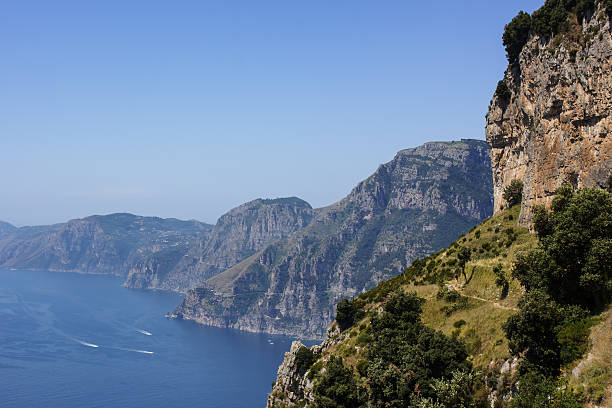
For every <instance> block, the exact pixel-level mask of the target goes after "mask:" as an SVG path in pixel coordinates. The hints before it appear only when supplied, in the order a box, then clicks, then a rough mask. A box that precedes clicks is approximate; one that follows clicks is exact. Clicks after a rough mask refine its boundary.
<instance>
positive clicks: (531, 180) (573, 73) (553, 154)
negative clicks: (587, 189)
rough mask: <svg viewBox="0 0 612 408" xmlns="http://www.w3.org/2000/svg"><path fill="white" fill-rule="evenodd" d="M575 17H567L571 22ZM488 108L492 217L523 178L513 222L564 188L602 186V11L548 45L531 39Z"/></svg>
mask: <svg viewBox="0 0 612 408" xmlns="http://www.w3.org/2000/svg"><path fill="white" fill-rule="evenodd" d="M574 18H575V17H574ZM504 82H505V84H506V86H507V88H508V90H509V91H510V94H509V95H504V93H503V92H502V93H501V95H500V94H496V95H495V96H494V97H493V100H492V101H491V104H490V106H489V112H488V114H487V124H486V137H487V141H488V142H489V144H490V146H491V162H492V166H493V181H494V197H495V211H496V212H497V211H499V210H500V209H501V208H502V207H503V206H504V201H503V199H502V194H503V190H504V188H505V187H506V186H508V184H509V183H510V182H511V181H512V180H513V179H521V180H524V190H523V202H522V211H521V217H520V221H521V223H522V224H528V223H529V221H530V219H531V209H532V207H533V206H534V205H536V204H540V203H541V204H549V203H550V201H551V200H552V198H553V196H554V192H555V190H556V189H557V188H558V187H560V186H561V185H562V184H563V183H565V182H570V183H572V184H573V185H575V186H576V187H578V188H581V187H584V186H595V185H599V186H605V185H606V182H607V178H608V177H609V176H610V174H612V136H611V135H610V132H611V131H612V117H611V116H610V113H611V109H612V37H611V33H610V20H609V18H608V16H607V15H606V13H605V11H604V10H603V8H601V7H600V8H599V9H598V10H597V11H596V12H595V14H594V15H587V16H585V18H584V20H583V21H581V22H580V23H578V22H577V21H575V22H574V24H572V26H571V28H570V30H569V32H567V33H563V34H558V35H557V36H556V37H553V38H552V39H550V40H549V39H544V38H541V37H539V36H537V35H534V36H532V37H531V38H530V39H529V41H528V43H527V44H526V45H525V46H524V47H523V50H522V52H521V54H520V61H519V66H514V67H510V68H509V69H508V71H507V72H506V75H505V78H504Z"/></svg>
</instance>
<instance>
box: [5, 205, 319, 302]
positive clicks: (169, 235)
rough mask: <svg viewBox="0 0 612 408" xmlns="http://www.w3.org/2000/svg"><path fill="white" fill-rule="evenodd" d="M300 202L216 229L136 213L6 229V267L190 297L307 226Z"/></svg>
mask: <svg viewBox="0 0 612 408" xmlns="http://www.w3.org/2000/svg"><path fill="white" fill-rule="evenodd" d="M313 214H314V211H313V209H312V207H311V206H310V205H309V204H308V203H307V202H305V201H303V200H300V199H299V198H295V197H292V198H279V199H274V200H263V199H257V200H253V201H251V202H248V203H246V204H243V205H241V206H239V207H236V208H234V209H233V210H231V211H229V212H228V213H226V214H225V215H223V216H222V217H221V218H219V220H218V222H217V224H216V225H214V226H212V225H208V224H204V223H200V222H198V221H180V220H176V219H162V218H156V217H140V216H136V215H132V214H111V215H105V216H92V217H87V218H83V219H76V220H71V221H69V222H67V223H62V224H57V225H51V226H37V227H23V228H15V227H13V226H12V225H10V224H0V266H2V267H6V268H14V269H40V270H51V271H66V272H80V273H100V274H112V275H117V276H122V277H125V278H126V280H125V283H124V285H125V286H127V287H131V288H147V289H164V290H175V291H186V290H188V289H190V288H192V287H195V286H197V285H199V284H202V283H203V282H204V281H205V280H206V279H208V278H210V277H212V276H214V275H216V274H217V273H219V272H222V271H224V270H226V269H228V268H230V267H232V266H234V265H235V264H237V263H238V262H240V261H242V260H243V259H245V258H247V257H248V256H250V255H252V254H253V253H255V252H257V251H259V250H260V249H262V248H263V247H264V246H265V245H267V244H269V243H271V242H274V241H277V240H279V239H282V238H285V237H287V236H289V235H290V234H292V233H293V232H295V231H297V230H299V229H301V228H303V227H305V226H306V225H308V224H309V223H310V221H311V219H312V217H313Z"/></svg>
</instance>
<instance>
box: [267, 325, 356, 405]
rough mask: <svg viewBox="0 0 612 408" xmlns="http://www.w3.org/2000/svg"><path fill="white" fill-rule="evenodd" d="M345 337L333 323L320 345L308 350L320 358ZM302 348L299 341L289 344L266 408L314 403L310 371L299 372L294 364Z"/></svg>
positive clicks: (346, 334) (345, 334) (324, 359)
mask: <svg viewBox="0 0 612 408" xmlns="http://www.w3.org/2000/svg"><path fill="white" fill-rule="evenodd" d="M347 336H348V333H343V334H340V329H339V328H338V325H337V323H336V322H335V321H334V322H332V324H331V325H330V326H329V328H328V329H327V339H326V340H325V341H324V342H323V343H321V344H320V345H315V346H312V347H310V350H311V351H312V352H313V354H314V356H315V357H317V358H320V356H321V355H322V354H323V352H325V351H327V350H329V349H330V348H332V347H334V346H337V345H338V344H340V343H342V341H344V340H345V339H346V338H347ZM302 347H306V346H304V345H303V344H302V343H301V342H299V341H294V342H293V343H291V349H290V350H289V351H288V352H287V353H285V357H284V359H283V362H282V363H281V365H280V366H279V367H278V371H277V374H276V381H275V382H274V385H273V387H272V392H271V393H270V394H269V395H268V403H267V404H266V408H281V407H290V406H294V405H296V404H298V403H302V404H303V403H306V405H305V406H308V405H310V404H311V403H312V402H314V393H313V387H314V383H313V381H312V379H311V378H309V377H310V376H309V371H310V370H308V371H305V372H300V370H299V368H298V366H297V364H296V356H297V352H298V350H299V349H300V348H302ZM326 360H327V359H326V358H323V359H322V361H326ZM302 406H304V405H302Z"/></svg>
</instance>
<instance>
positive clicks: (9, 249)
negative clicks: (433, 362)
mask: <svg viewBox="0 0 612 408" xmlns="http://www.w3.org/2000/svg"><path fill="white" fill-rule="evenodd" d="M210 227H211V226H210V225H207V224H203V223H200V222H198V221H181V220H176V219H171V218H168V219H164V218H157V217H141V216H137V215H133V214H122V213H120V214H110V215H103V216H100V215H94V216H91V217H87V218H82V219H75V220H71V221H68V222H66V223H62V224H55V225H47V226H38V227H21V228H12V229H10V230H9V231H7V232H5V233H4V234H1V235H0V265H1V266H2V267H5V268H14V269H38V270H50V271H59V272H79V273H96V274H112V275H117V276H123V277H124V276H126V275H127V274H128V271H129V269H130V268H131V266H132V265H134V264H135V263H138V262H141V261H142V260H144V259H146V258H147V257H149V256H151V255H152V254H155V253H158V252H160V251H161V252H164V251H167V250H170V249H172V248H180V247H181V246H182V245H184V243H185V242H189V241H192V240H194V239H197V238H198V237H200V236H202V235H203V234H205V233H206V231H207V230H208V229H210Z"/></svg>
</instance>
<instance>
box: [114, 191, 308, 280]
mask: <svg viewBox="0 0 612 408" xmlns="http://www.w3.org/2000/svg"><path fill="white" fill-rule="evenodd" d="M313 214H314V210H313V209H312V207H311V206H310V204H308V203H307V202H306V201H304V200H301V199H299V198H296V197H291V198H279V199H274V200H263V199H257V200H253V201H250V202H248V203H245V204H242V205H240V206H238V207H236V208H234V209H232V210H230V211H228V212H227V213H226V214H224V215H223V216H221V218H219V220H218V221H217V223H216V224H215V226H214V227H213V228H212V229H211V230H210V231H209V232H208V233H207V234H206V235H205V236H204V237H202V238H201V239H199V240H196V241H190V242H187V243H186V245H182V246H179V247H173V248H169V249H168V250H165V251H160V252H157V253H155V254H152V255H151V256H149V257H147V258H145V259H142V260H141V261H139V262H137V263H135V264H134V265H133V266H132V267H131V268H130V270H129V273H128V276H127V279H126V282H125V286H127V287H131V288H148V289H170V290H176V291H185V290H188V289H191V288H193V287H195V286H197V285H201V284H202V283H203V282H204V281H205V280H206V279H208V278H211V277H212V276H215V275H216V274H218V273H220V272H223V271H224V270H226V269H228V268H231V267H232V266H234V265H236V264H237V263H239V262H240V261H242V260H243V259H245V258H248V257H249V256H251V255H253V254H254V253H255V252H257V251H259V250H261V249H262V248H264V247H265V246H266V245H267V244H270V243H272V242H274V241H278V240H280V239H283V238H286V237H288V236H289V235H291V234H292V233H294V232H296V231H298V230H300V229H302V228H304V227H305V226H307V225H308V224H309V223H310V221H311V220H312V217H313Z"/></svg>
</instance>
